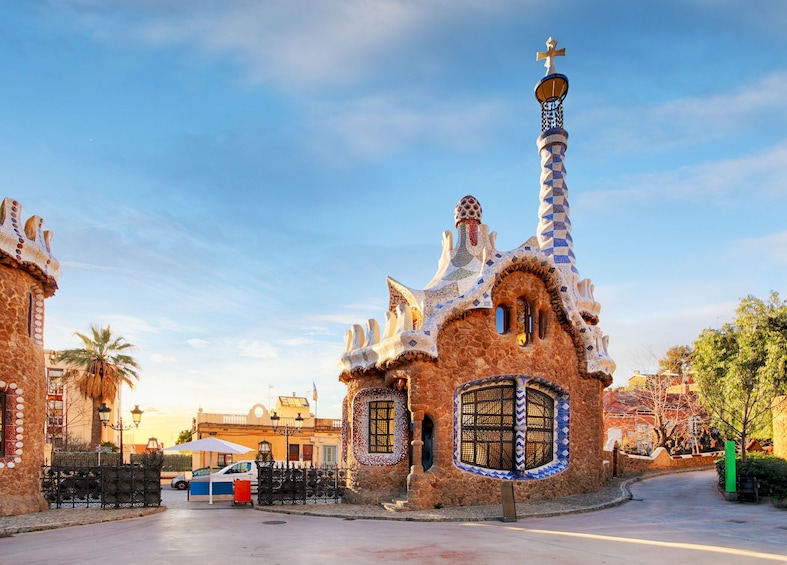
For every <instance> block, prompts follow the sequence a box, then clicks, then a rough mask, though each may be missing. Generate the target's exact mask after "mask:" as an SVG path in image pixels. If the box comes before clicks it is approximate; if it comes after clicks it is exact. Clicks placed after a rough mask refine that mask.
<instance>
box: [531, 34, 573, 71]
mask: <svg viewBox="0 0 787 565" xmlns="http://www.w3.org/2000/svg"><path fill="white" fill-rule="evenodd" d="M556 46H557V41H555V40H554V38H552V37H550V38H549V39H547V50H546V51H541V52H537V53H536V61H540V60H541V59H546V63H544V66H545V67H546V68H547V76H549V75H553V74H555V57H563V56H565V54H566V48H565V47H564V48H563V49H555V47H556Z"/></svg>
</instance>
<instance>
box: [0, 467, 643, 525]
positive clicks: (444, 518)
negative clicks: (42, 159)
mask: <svg viewBox="0 0 787 565" xmlns="http://www.w3.org/2000/svg"><path fill="white" fill-rule="evenodd" d="M651 476H653V474H652V475H651ZM642 478H643V476H642V475H640V476H636V477H627V478H625V479H621V478H617V479H613V480H612V481H609V482H608V483H607V485H606V486H605V487H604V488H603V489H601V490H600V491H599V492H595V493H590V494H576V495H572V496H567V497H564V498H558V499H554V500H540V501H538V502H520V503H518V504H517V505H516V514H517V517H518V518H528V517H536V516H538V517H548V516H559V515H562V514H573V513H579V512H590V511H593V510H600V509H602V508H610V507H612V506H617V505H618V504H622V503H623V502H626V501H627V500H629V499H630V498H631V494H630V492H629V490H628V485H629V484H631V483H632V482H635V481H639V480H641V479H642ZM162 499H163V501H162V504H163V505H162V506H161V507H156V508H118V509H116V508H105V509H102V508H100V507H97V508H61V509H52V510H47V511H45V512H36V513H33V514H22V515H18V516H5V517H0V537H3V536H8V535H13V534H16V533H22V532H35V531H42V530H49V529H53V528H63V527H68V526H79V525H84V524H96V523H100V522H109V521H114V520H125V519H129V518H138V517H140V516H147V515H150V514H156V513H158V512H163V511H165V510H166V509H167V508H168V507H169V508H172V507H178V506H184V502H183V501H184V500H185V499H186V493H185V492H182V491H171V489H170V487H169V486H168V485H167V486H163V487H162ZM181 499H182V500H181ZM185 505H186V506H190V507H192V508H195V507H204V508H205V509H210V508H211V507H210V506H208V504H207V503H206V502H185ZM227 506H231V502H228V501H217V502H215V503H214V504H213V508H215V509H219V508H226V507H227ZM254 508H255V509H257V510H264V511H266V512H274V513H281V514H297V515H302V516H323V517H333V518H342V519H345V520H349V519H356V520H360V519H364V520H401V521H407V522H477V521H487V520H498V519H499V518H500V517H501V516H502V507H501V506H500V505H487V506H457V507H446V508H440V509H431V510H419V511H410V512H389V511H388V510H385V509H384V508H383V507H382V506H379V505H356V504H307V505H290V504H286V505H274V506H263V507H258V506H256V505H255V506H254Z"/></svg>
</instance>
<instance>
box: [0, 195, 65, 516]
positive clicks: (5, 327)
mask: <svg viewBox="0 0 787 565" xmlns="http://www.w3.org/2000/svg"><path fill="white" fill-rule="evenodd" d="M50 238H51V233H50V232H48V231H44V230H43V220H42V219H41V218H39V217H38V216H32V217H30V218H28V219H27V221H23V220H22V206H21V205H20V204H19V203H18V202H17V201H15V200H12V199H11V198H5V199H4V200H3V202H2V204H0V297H2V299H1V300H0V416H1V417H0V515H3V516H7V515H11V514H24V513H27V512H37V511H40V510H44V509H46V508H47V504H46V502H45V501H44V498H43V497H42V496H41V492H40V491H41V486H40V484H39V472H40V466H41V464H42V463H43V460H44V433H43V430H44V426H45V415H46V399H47V387H46V373H45V370H44V299H45V298H48V297H50V296H52V295H53V294H54V293H55V291H56V290H57V282H56V279H58V278H59V277H60V264H59V263H58V262H57V260H56V259H55V258H53V257H52V255H51V252H50V248H49V240H50Z"/></svg>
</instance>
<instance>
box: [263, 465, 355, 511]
mask: <svg viewBox="0 0 787 565" xmlns="http://www.w3.org/2000/svg"><path fill="white" fill-rule="evenodd" d="M257 472H258V478H259V483H258V487H257V504H259V505H263V504H267V505H271V504H308V503H314V504H317V503H339V502H342V497H343V496H344V490H345V488H346V486H347V471H346V469H342V468H340V467H338V466H336V465H320V466H316V467H315V466H309V467H301V466H292V465H290V466H287V465H286V464H284V463H265V462H262V461H257Z"/></svg>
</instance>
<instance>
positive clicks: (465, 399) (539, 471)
mask: <svg viewBox="0 0 787 565" xmlns="http://www.w3.org/2000/svg"><path fill="white" fill-rule="evenodd" d="M544 383H545V381H542V380H541V379H533V377H525V376H505V377H492V378H489V379H483V380H481V381H476V382H475V383H469V384H468V385H465V386H464V387H460V389H458V391H457V394H458V395H459V398H458V400H459V402H458V414H457V416H456V425H457V427H458V428H459V430H458V433H457V436H456V437H457V446H456V451H455V457H456V459H458V463H459V465H458V466H459V467H460V468H463V469H464V470H467V471H471V472H478V473H479V474H486V473H488V472H486V471H483V470H484V469H491V470H495V471H508V472H509V473H508V474H507V475H506V476H507V477H508V478H512V479H521V478H523V477H525V478H526V477H529V476H536V475H538V477H537V478H540V477H541V476H548V475H549V474H554V473H558V472H560V471H561V470H563V469H564V468H565V467H566V466H567V464H568V429H567V427H566V426H563V427H562V428H561V429H560V430H558V427H557V422H558V420H561V421H568V397H567V396H566V395H564V394H561V393H560V392H559V391H558V390H557V389H555V390H552V389H551V388H550V385H548V384H546V385H545V384H544ZM558 398H560V399H561V400H560V403H559V404H560V411H562V412H560V414H559V413H558V412H559V410H558V402H557V399H558ZM558 444H560V445H561V446H562V447H561V450H560V452H559V453H558V451H557V450H556V448H557V446H558ZM531 470H536V471H532V472H531ZM495 476H498V475H495ZM498 478H500V477H499V476H498Z"/></svg>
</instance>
